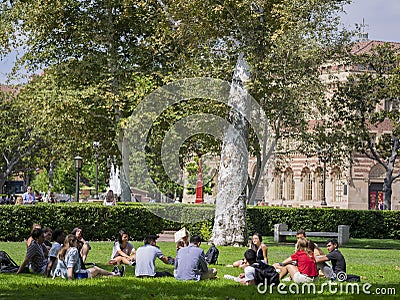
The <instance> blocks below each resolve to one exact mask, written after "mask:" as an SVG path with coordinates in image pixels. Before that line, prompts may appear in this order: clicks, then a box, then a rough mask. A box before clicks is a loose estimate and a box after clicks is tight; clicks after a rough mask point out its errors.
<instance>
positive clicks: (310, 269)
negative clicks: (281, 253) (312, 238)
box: [274, 237, 318, 283]
mask: <svg viewBox="0 0 400 300" xmlns="http://www.w3.org/2000/svg"><path fill="white" fill-rule="evenodd" d="M294 261H297V266H295V265H293V264H292V263H293V262H294ZM275 265H276V266H275ZM274 267H275V268H276V269H280V270H281V271H280V274H279V278H280V279H281V278H283V277H285V275H286V274H288V273H289V275H290V277H291V278H292V280H293V281H294V282H296V283H304V282H313V281H315V280H316V279H318V270H317V264H316V262H315V257H314V252H313V251H312V250H311V249H310V248H309V241H308V240H307V239H306V238H304V237H301V238H299V239H298V240H297V251H296V252H295V253H294V254H293V255H291V256H290V257H288V258H287V259H285V260H284V261H283V262H280V263H277V264H274Z"/></svg>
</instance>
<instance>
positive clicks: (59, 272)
mask: <svg viewBox="0 0 400 300" xmlns="http://www.w3.org/2000/svg"><path fill="white" fill-rule="evenodd" d="M77 244H78V239H77V237H76V236H75V235H72V234H69V235H67V237H66V238H65V241H64V245H63V247H62V248H61V250H60V252H58V262H57V268H56V270H55V271H54V276H53V279H54V278H55V277H56V276H61V277H62V278H64V279H69V280H72V279H75V278H79V279H82V278H92V277H96V276H123V275H124V272H125V267H124V266H123V267H122V268H121V269H120V270H118V272H117V271H114V272H108V271H106V270H103V269H101V268H99V267H97V266H94V267H91V268H89V269H86V270H83V269H81V263H80V259H79V252H78V248H77ZM117 269H118V268H117Z"/></svg>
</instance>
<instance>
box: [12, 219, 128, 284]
mask: <svg viewBox="0 0 400 300" xmlns="http://www.w3.org/2000/svg"><path fill="white" fill-rule="evenodd" d="M51 239H53V241H54V243H53V244H51V242H50V240H51ZM26 246H27V249H26V256H25V259H24V261H23V262H22V263H21V265H20V267H19V269H18V271H17V274H19V273H23V272H25V270H26V268H27V267H28V268H29V269H30V270H31V271H32V272H33V273H37V274H45V275H46V276H48V277H53V278H55V277H57V276H60V277H62V278H66V279H74V278H90V277H96V276H100V275H103V276H123V273H124V269H123V268H121V269H118V270H114V271H113V272H108V271H106V270H104V269H101V268H99V267H97V266H95V265H94V264H87V263H85V261H86V258H87V255H88V253H89V251H90V249H91V247H90V245H89V243H88V242H87V241H85V239H84V238H83V231H82V228H79V227H77V228H75V229H74V230H72V232H71V233H70V234H68V235H66V234H65V232H64V231H63V230H60V229H56V230H54V231H52V230H51V229H50V228H44V229H42V227H41V226H40V224H34V225H33V227H32V231H31V236H30V237H29V238H28V240H27V244H26ZM89 265H90V267H88V268H87V266H89Z"/></svg>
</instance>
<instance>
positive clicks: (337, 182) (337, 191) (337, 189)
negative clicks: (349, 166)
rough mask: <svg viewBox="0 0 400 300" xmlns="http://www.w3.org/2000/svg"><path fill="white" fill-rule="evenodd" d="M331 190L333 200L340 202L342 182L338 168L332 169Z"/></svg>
mask: <svg viewBox="0 0 400 300" xmlns="http://www.w3.org/2000/svg"><path fill="white" fill-rule="evenodd" d="M332 190H333V199H332V201H333V202H342V199H343V182H342V178H341V173H340V170H339V168H334V169H333V170H332Z"/></svg>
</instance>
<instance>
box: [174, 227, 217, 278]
mask: <svg viewBox="0 0 400 300" xmlns="http://www.w3.org/2000/svg"><path fill="white" fill-rule="evenodd" d="M200 245H201V239H200V237H199V236H198V235H195V236H192V237H191V238H190V244H189V246H187V247H183V248H181V249H179V251H178V253H177V254H176V258H175V265H174V268H175V278H176V279H178V280H195V281H199V280H201V279H208V278H214V277H216V275H217V270H216V269H215V268H211V269H209V268H208V265H207V262H206V259H205V255H204V251H203V249H201V248H200Z"/></svg>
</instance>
